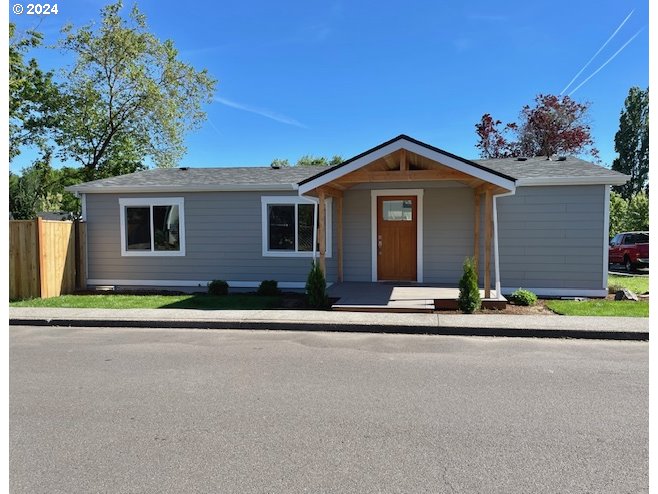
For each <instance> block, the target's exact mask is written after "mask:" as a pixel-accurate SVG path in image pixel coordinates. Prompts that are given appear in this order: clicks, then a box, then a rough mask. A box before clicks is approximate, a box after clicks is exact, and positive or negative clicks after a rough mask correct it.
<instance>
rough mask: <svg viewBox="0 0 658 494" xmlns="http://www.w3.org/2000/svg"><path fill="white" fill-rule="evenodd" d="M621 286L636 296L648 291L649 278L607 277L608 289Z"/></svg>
mask: <svg viewBox="0 0 658 494" xmlns="http://www.w3.org/2000/svg"><path fill="white" fill-rule="evenodd" d="M610 286H621V287H624V288H628V289H629V290H630V291H632V292H635V293H637V294H641V293H646V292H648V291H649V277H648V276H618V275H615V274H611V275H608V287H610Z"/></svg>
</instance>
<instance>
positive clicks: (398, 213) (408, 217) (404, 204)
mask: <svg viewBox="0 0 658 494" xmlns="http://www.w3.org/2000/svg"><path fill="white" fill-rule="evenodd" d="M382 215H383V220H384V221H413V219H414V218H413V201H412V200H411V199H404V200H399V199H398V200H391V201H382Z"/></svg>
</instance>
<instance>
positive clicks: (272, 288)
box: [256, 280, 281, 297]
mask: <svg viewBox="0 0 658 494" xmlns="http://www.w3.org/2000/svg"><path fill="white" fill-rule="evenodd" d="M256 293H257V294H258V295H262V296H264V297H274V296H275V295H279V293H281V292H280V291H279V286H278V283H277V281H276V280H263V281H261V282H260V286H259V287H258V291H257V292H256Z"/></svg>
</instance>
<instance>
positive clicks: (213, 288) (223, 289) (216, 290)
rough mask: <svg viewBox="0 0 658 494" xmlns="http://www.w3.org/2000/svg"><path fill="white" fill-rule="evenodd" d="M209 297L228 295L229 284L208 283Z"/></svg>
mask: <svg viewBox="0 0 658 494" xmlns="http://www.w3.org/2000/svg"><path fill="white" fill-rule="evenodd" d="M208 295H228V283H226V282H225V281H224V280H213V281H211V282H210V283H208Z"/></svg>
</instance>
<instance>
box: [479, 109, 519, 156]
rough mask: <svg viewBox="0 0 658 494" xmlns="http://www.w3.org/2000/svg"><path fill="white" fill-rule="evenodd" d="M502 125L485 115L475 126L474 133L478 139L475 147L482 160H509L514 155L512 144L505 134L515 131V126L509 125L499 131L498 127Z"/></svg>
mask: <svg viewBox="0 0 658 494" xmlns="http://www.w3.org/2000/svg"><path fill="white" fill-rule="evenodd" d="M502 123H503V122H501V121H500V120H494V119H493V117H492V116H491V115H490V114H489V113H485V114H484V115H482V119H481V120H480V122H479V123H476V124H475V132H476V133H477V135H478V138H479V140H478V143H477V144H476V146H477V147H478V148H479V149H480V156H481V157H482V158H509V157H510V156H512V155H513V154H514V150H513V149H512V147H513V146H512V142H511V141H510V140H509V139H508V138H507V137H506V134H507V133H508V131H510V130H516V124H515V123H509V124H507V125H505V127H503V129H502V130H501V129H499V126H500V125H501V124H502Z"/></svg>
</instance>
